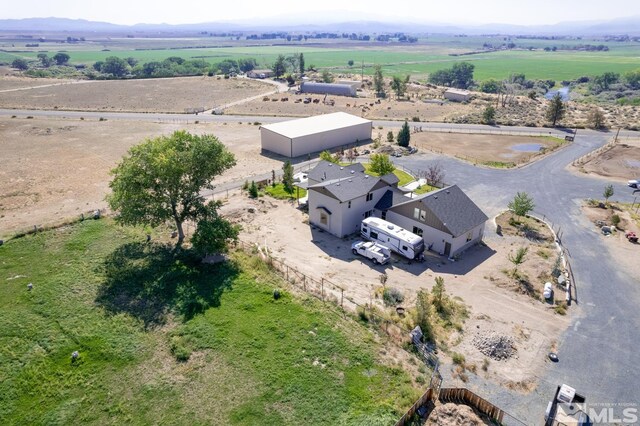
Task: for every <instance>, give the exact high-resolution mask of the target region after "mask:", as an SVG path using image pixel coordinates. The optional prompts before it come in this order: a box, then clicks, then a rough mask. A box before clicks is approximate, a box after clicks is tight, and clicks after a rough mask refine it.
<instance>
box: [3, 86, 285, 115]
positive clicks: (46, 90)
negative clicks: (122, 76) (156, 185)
mask: <svg viewBox="0 0 640 426" xmlns="http://www.w3.org/2000/svg"><path fill="white" fill-rule="evenodd" d="M5 80H8V81H10V82H12V81H13V80H14V79H9V78H4V79H0V88H2V87H3V81H5ZM25 80H26V81H25V84H26V83H31V84H34V83H36V84H37V83H38V79H25ZM45 81H46V82H47V83H48V82H51V79H47V80H45ZM47 83H43V84H47ZM9 85H11V83H9ZM38 85H39V84H38ZM274 90H275V88H274V86H273V85H271V84H268V83H264V82H261V81H256V80H250V79H220V80H218V79H217V78H215V77H183V78H166V79H146V80H108V81H87V80H84V81H82V84H73V85H72V86H69V85H55V86H48V87H34V88H31V89H28V90H27V89H25V90H15V91H10V92H4V93H2V107H3V108H16V109H57V110H73V111H115V112H173V113H183V112H185V110H188V109H190V108H204V109H212V108H214V107H218V106H220V105H224V104H227V103H231V102H234V101H239V100H242V99H244V98H247V97H251V96H256V95H259V94H261V93H269V92H271V91H274Z"/></svg>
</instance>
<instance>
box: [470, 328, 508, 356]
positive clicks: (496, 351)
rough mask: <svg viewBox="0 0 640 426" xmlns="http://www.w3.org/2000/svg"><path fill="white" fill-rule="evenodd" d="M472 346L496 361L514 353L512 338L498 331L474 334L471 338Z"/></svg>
mask: <svg viewBox="0 0 640 426" xmlns="http://www.w3.org/2000/svg"><path fill="white" fill-rule="evenodd" d="M473 346H475V347H476V348H477V349H478V350H479V351H480V352H482V353H483V354H484V355H486V356H488V357H489V358H492V359H495V360H497V361H502V360H504V359H509V358H511V357H512V356H514V355H515V353H516V348H515V346H514V344H513V339H512V338H511V337H509V336H503V335H500V334H498V333H490V334H478V335H476V337H474V338H473Z"/></svg>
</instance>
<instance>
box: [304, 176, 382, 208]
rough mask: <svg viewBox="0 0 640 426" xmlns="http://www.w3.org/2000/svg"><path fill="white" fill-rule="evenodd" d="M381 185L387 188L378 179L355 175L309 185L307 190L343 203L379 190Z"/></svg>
mask: <svg viewBox="0 0 640 426" xmlns="http://www.w3.org/2000/svg"><path fill="white" fill-rule="evenodd" d="M381 185H384V186H387V184H386V183H384V182H382V181H381V180H380V178H379V177H375V176H369V175H366V174H356V175H354V176H351V177H348V178H342V179H334V180H330V181H326V182H320V183H317V184H315V185H311V186H310V187H309V190H315V191H319V192H321V193H323V194H325V195H329V196H331V197H333V198H336V199H337V200H339V201H340V202H345V201H349V200H353V199H355V198H358V197H362V196H364V195H366V194H367V193H369V192H371V191H373V190H375V189H378V188H380V187H381Z"/></svg>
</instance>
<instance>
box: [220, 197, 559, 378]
mask: <svg viewBox="0 0 640 426" xmlns="http://www.w3.org/2000/svg"><path fill="white" fill-rule="evenodd" d="M249 208H252V209H254V211H255V213H250V212H249ZM223 212H224V214H225V215H227V216H229V217H230V218H231V219H232V220H234V221H237V222H238V223H241V224H242V226H243V232H242V235H241V239H242V240H244V241H246V242H249V243H257V244H260V245H261V246H263V247H264V246H266V247H268V248H269V250H270V252H271V253H272V255H274V256H275V257H277V258H278V259H282V260H283V261H285V262H286V263H288V264H289V265H290V266H292V267H294V268H297V269H298V270H300V271H301V272H303V273H305V274H309V275H310V276H313V277H315V278H316V279H320V278H325V279H327V280H329V281H331V282H333V283H335V284H338V285H341V286H343V287H345V288H346V292H345V298H347V297H349V298H353V299H354V300H356V301H358V302H360V303H368V302H370V301H371V300H374V302H375V303H380V301H379V300H375V298H374V296H373V292H374V289H375V288H376V287H378V286H380V281H379V277H380V274H381V273H383V272H386V273H387V274H388V281H387V284H386V285H387V287H396V288H398V289H400V290H401V291H402V292H403V293H404V294H405V297H406V301H405V303H406V305H407V306H411V305H412V303H413V300H414V296H415V294H416V292H417V291H418V290H420V289H430V288H431V287H432V285H433V284H434V279H435V277H436V276H442V277H444V278H445V286H446V289H447V292H448V293H449V294H451V295H453V296H458V297H460V298H462V299H463V301H464V303H465V304H467V305H468V306H469V308H470V312H471V315H470V318H469V320H467V322H466V324H465V326H464V332H463V333H462V334H461V335H459V336H452V338H451V341H450V342H449V349H451V350H453V351H456V352H461V353H464V354H465V356H466V357H467V361H468V362H470V363H480V362H481V361H482V359H483V355H482V354H481V353H480V352H479V351H478V350H477V349H475V348H474V347H473V345H472V344H471V341H472V339H473V337H474V335H475V334H476V333H478V332H480V331H483V332H484V331H487V332H488V331H495V332H498V333H501V334H505V335H510V336H514V341H515V342H516V346H517V349H518V350H517V357H512V358H510V359H508V360H505V361H493V362H492V364H491V367H490V368H489V370H488V372H487V373H486V374H487V376H488V377H490V378H491V379H492V380H495V381H498V382H501V383H505V384H508V383H519V382H527V381H534V380H535V377H536V372H537V371H539V370H540V369H541V368H542V367H543V365H544V362H545V361H544V359H545V356H544V355H545V354H546V352H548V351H549V349H550V348H551V347H552V346H553V345H554V343H555V340H556V339H557V338H558V336H559V335H560V333H561V332H562V331H563V330H564V329H565V328H566V327H567V326H568V324H569V319H568V317H566V316H560V315H558V314H556V313H554V312H553V310H552V308H551V307H550V306H549V305H546V304H543V303H542V302H540V301H538V300H534V299H532V298H531V297H528V296H524V295H522V294H519V293H516V292H514V291H512V290H509V289H506V288H501V287H498V286H497V285H496V284H495V283H494V282H493V281H492V280H491V279H490V277H491V276H492V275H495V274H496V273H497V274H499V273H500V272H499V271H501V270H503V269H506V268H508V267H509V265H510V264H509V262H508V260H507V254H508V253H509V252H510V251H511V250H512V249H513V245H514V244H517V242H516V241H515V240H514V239H513V238H509V237H504V238H501V237H497V236H496V235H495V231H494V230H492V229H491V226H492V225H490V224H489V223H488V224H487V230H486V232H485V235H487V237H486V242H487V247H484V246H477V247H475V248H473V249H471V250H469V251H467V252H465V253H464V254H463V256H462V258H461V259H460V260H459V261H457V262H450V261H448V260H446V259H444V258H442V257H439V256H436V255H433V254H431V255H430V257H429V259H428V260H427V262H426V263H415V262H413V263H411V264H410V263H409V262H407V261H406V260H399V259H396V260H395V261H393V262H392V263H391V264H388V265H384V266H373V265H372V264H371V263H370V262H368V261H366V260H364V259H363V258H361V257H358V256H355V255H353V254H352V253H351V250H350V245H351V243H352V242H353V241H355V238H350V239H339V238H336V237H334V236H332V235H329V234H327V233H325V232H322V231H319V230H317V229H312V228H311V227H309V225H307V224H306V223H305V222H306V220H307V219H306V215H305V214H303V213H302V212H301V211H300V210H298V209H296V208H295V207H294V206H293V205H291V204H289V203H287V202H283V201H276V200H273V199H270V198H264V199H262V198H261V199H260V200H258V201H256V200H251V199H249V198H247V197H246V196H233V197H230V198H229V199H228V200H227V204H226V205H225V206H224V208H223Z"/></svg>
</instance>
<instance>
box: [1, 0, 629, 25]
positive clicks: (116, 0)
mask: <svg viewBox="0 0 640 426" xmlns="http://www.w3.org/2000/svg"><path fill="white" fill-rule="evenodd" d="M392 4H393V6H394V7H393V8H390V7H389V6H390V3H388V2H384V3H383V2H380V1H363V0H353V1H351V2H349V3H348V4H346V3H345V2H344V1H340V0H325V1H323V2H322V3H321V4H314V5H313V6H309V7H305V6H304V4H303V7H301V3H299V2H296V1H294V0H281V1H280V2H278V3H277V4H269V3H268V2H264V1H262V2H261V1H257V0H237V1H234V2H233V3H232V4H229V3H225V4H224V6H223V7H220V6H216V5H215V4H212V3H210V2H203V1H196V0H184V1H182V2H180V4H179V7H176V3H175V2H169V1H167V0H156V1H153V2H152V1H150V0H140V1H136V2H131V1H127V2H125V1H123V0H113V1H111V2H109V3H108V4H107V3H103V4H99V5H96V4H95V3H90V2H77V1H74V0H58V1H55V2H49V1H46V2H45V1H43V0H24V1H21V2H12V3H10V4H7V5H5V6H4V7H3V10H2V12H0V19H27V18H51V17H55V18H69V19H86V20H89V21H102V22H109V23H113V24H120V25H134V24H142V23H144V24H172V25H179V24H197V23H206V22H238V21H244V22H249V23H252V24H256V23H260V22H264V21H265V20H268V21H271V22H275V23H288V24H292V23H295V24H314V23H318V24H324V23H327V22H331V23H335V22H348V21H362V20H377V21H382V22H403V21H404V22H406V23H412V24H434V23H438V24H452V25H485V24H499V25H530V26H538V25H554V24H557V23H560V22H578V21H598V22H601V21H608V20H613V19H618V18H627V17H631V16H634V15H640V3H639V2H637V1H631V0H610V1H609V2H607V7H606V8H603V7H602V4H601V3H597V2H589V3H585V2H582V1H581V0H563V1H561V2H558V1H551V0H536V1H533V0H522V1H521V2H519V3H517V4H516V5H514V2H513V1H507V0H494V1H491V2H490V3H489V4H487V3H480V2H477V1H476V0H458V1H457V2H456V3H455V7H451V4H450V3H437V4H436V3H433V2H424V3H420V4H414V2H412V1H409V0H398V1H395V2H393V3H392ZM34 11H37V13H35V14H34ZM461 11H463V12H464V15H462V14H461V13H460V12H461ZM307 16H308V17H309V18H308V19H305V18H306V17H307ZM467 17H471V18H467ZM271 22H270V23H271Z"/></svg>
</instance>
